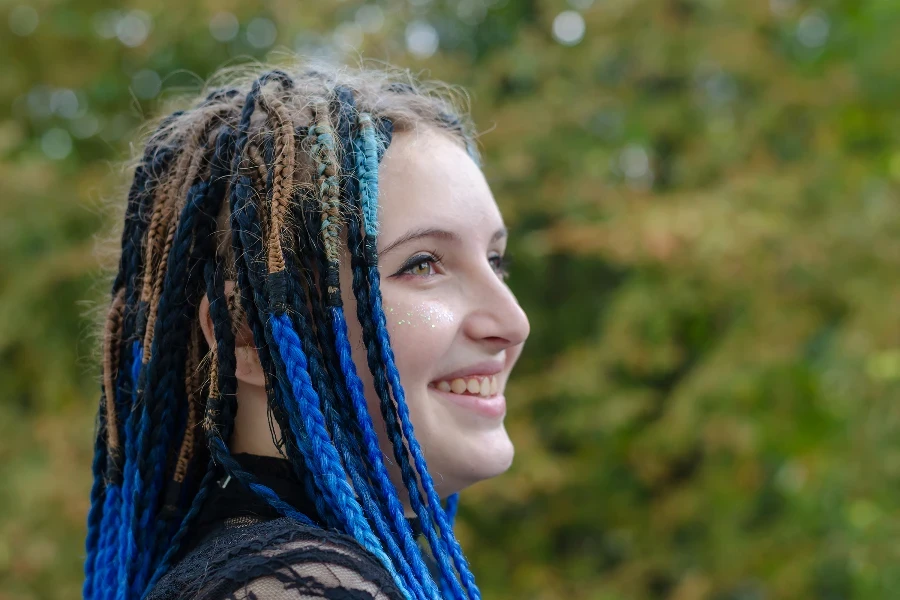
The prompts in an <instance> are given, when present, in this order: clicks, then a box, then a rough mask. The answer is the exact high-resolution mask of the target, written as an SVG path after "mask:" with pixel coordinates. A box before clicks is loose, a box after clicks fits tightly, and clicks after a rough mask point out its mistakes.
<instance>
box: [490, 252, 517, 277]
mask: <svg viewBox="0 0 900 600" xmlns="http://www.w3.org/2000/svg"><path fill="white" fill-rule="evenodd" d="M489 260H490V262H491V266H492V267H494V271H496V272H497V275H499V276H500V279H506V278H507V277H509V267H510V265H511V264H512V262H511V261H510V258H509V255H504V256H500V255H496V256H492V257H491V258H490V259H489Z"/></svg>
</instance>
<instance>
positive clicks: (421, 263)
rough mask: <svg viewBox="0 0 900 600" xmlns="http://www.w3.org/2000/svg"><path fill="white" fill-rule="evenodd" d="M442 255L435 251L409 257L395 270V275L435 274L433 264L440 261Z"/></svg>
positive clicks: (419, 275) (416, 275)
mask: <svg viewBox="0 0 900 600" xmlns="http://www.w3.org/2000/svg"><path fill="white" fill-rule="evenodd" d="M441 260H443V257H442V256H441V255H439V254H437V253H434V252H432V253H431V254H420V255H419V256H414V257H412V258H411V259H409V260H408V261H407V262H406V264H405V265H403V266H402V267H401V268H400V270H399V271H398V272H397V275H412V276H413V277H431V276H432V275H434V274H435V268H434V265H435V264H436V263H439V262H441Z"/></svg>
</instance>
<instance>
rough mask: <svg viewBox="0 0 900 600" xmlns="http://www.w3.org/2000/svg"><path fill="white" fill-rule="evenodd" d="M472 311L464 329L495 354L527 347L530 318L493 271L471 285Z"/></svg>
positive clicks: (469, 335)
mask: <svg viewBox="0 0 900 600" xmlns="http://www.w3.org/2000/svg"><path fill="white" fill-rule="evenodd" d="M468 291H469V292H470V293H469V294H468V295H469V297H470V299H471V305H470V310H469V312H468V314H467V315H466V319H465V321H464V324H463V325H464V326H463V330H464V331H465V333H466V335H467V336H468V337H469V338H471V339H473V340H475V341H477V342H478V343H479V344H481V345H486V346H487V347H488V348H489V350H490V351H491V352H500V351H502V350H505V349H506V348H509V347H511V346H517V345H519V344H523V343H524V342H525V340H526V339H527V338H528V334H529V332H530V331H531V324H530V323H529V322H528V316H527V315H526V314H525V311H524V310H522V307H521V306H520V305H519V301H518V300H516V297H515V295H514V294H513V292H512V290H511V289H509V286H508V285H506V283H505V282H504V281H503V280H502V279H500V278H499V277H498V276H497V274H496V273H495V272H493V270H489V272H488V275H487V276H486V277H483V278H479V279H478V282H477V284H476V285H473V286H470V288H469V290H468Z"/></svg>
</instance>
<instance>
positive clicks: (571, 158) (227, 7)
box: [0, 0, 900, 600]
mask: <svg viewBox="0 0 900 600" xmlns="http://www.w3.org/2000/svg"><path fill="white" fill-rule="evenodd" d="M0 13H2V17H3V20H2V21H0V31H2V33H0V56H2V57H3V58H2V63H3V64H2V66H3V68H2V69H0V107H2V114H3V115H4V117H3V120H2V122H0V155H2V161H0V180H2V182H3V190H2V195H0V394H2V402H0V482H2V484H0V599H2V600H8V599H12V598H16V599H32V598H33V599H44V598H74V597H77V596H78V595H79V590H80V582H81V562H82V556H83V551H82V538H83V534H84V519H85V514H86V511H87V507H88V490H89V477H90V469H89V464H90V457H91V456H90V454H91V451H90V447H91V438H92V427H93V416H94V412H95V405H96V401H97V397H98V389H99V386H98V383H97V376H96V373H97V371H98V367H97V360H96V356H95V355H96V352H95V349H94V346H95V331H96V328H95V321H96V319H95V318H94V313H95V312H96V310H95V308H92V307H96V306H97V303H98V302H100V301H102V299H103V296H104V293H105V286H106V283H105V280H104V279H103V277H102V276H101V271H100V268H99V266H98V262H97V260H96V258H95V257H94V256H95V255H94V250H95V240H96V237H97V236H98V235H103V232H105V231H108V230H109V227H110V226H111V225H112V224H113V222H114V220H115V219H116V213H115V211H112V210H110V208H109V202H108V200H109V199H113V200H114V201H115V202H116V203H120V202H119V200H118V199H120V198H121V199H122V200H124V195H123V192H122V186H123V185H127V177H128V175H129V173H127V171H125V170H124V169H122V168H120V167H119V165H121V164H122V161H123V160H124V159H125V158H126V157H127V156H128V155H129V146H128V144H129V142H130V141H131V140H133V139H136V138H135V134H136V132H137V131H138V128H139V126H140V124H141V122H142V119H143V118H145V117H146V116H149V115H153V114H155V113H156V111H158V110H160V106H161V104H160V102H161V101H162V100H165V99H167V98H170V97H172V96H177V95H178V94H179V93H180V92H184V91H189V92H192V91H195V90H196V89H197V88H198V85H199V83H200V82H202V81H203V80H204V79H205V78H206V77H208V76H209V75H210V74H212V73H213V72H214V71H215V70H216V69H218V68H219V67H222V66H228V65H232V66H233V65H240V64H243V63H246V62H247V61H249V60H273V61H276V62H277V60H278V55H277V51H278V49H290V50H295V51H298V52H301V53H305V54H316V55H327V56H331V57H333V58H334V59H336V60H348V61H349V62H351V63H353V62H355V61H356V59H357V57H358V55H359V54H361V55H363V56H365V57H368V58H379V59H386V60H389V61H391V62H393V63H395V64H399V65H401V66H408V67H410V68H412V69H413V70H414V71H416V72H419V71H420V70H422V69H427V71H425V72H423V75H424V76H426V77H433V78H438V79H443V80H446V81H449V82H451V83H454V84H460V85H462V86H464V87H466V88H467V89H468V90H469V91H470V92H471V97H472V108H473V114H474V118H475V121H476V123H477V124H478V126H479V128H480V129H481V130H482V131H483V132H484V134H483V136H482V137H481V138H480V144H481V145H482V148H483V151H484V154H485V171H486V173H487V175H488V178H489V181H490V182H491V185H492V188H493V190H494V193H495V195H496V197H497V199H498V202H499V203H500V205H501V208H502V209H503V211H504V215H505V218H506V220H507V222H508V224H509V225H510V227H511V229H512V232H513V235H512V239H511V245H510V252H511V254H512V255H513V256H514V257H515V259H517V260H516V266H515V267H514V269H513V275H512V279H511V286H512V287H513V289H514V290H515V292H516V293H517V295H518V297H519V299H520V301H521V302H522V304H523V306H524V307H525V308H526V310H527V312H528V314H529V315H530V318H531V323H532V331H533V333H532V337H531V339H530V341H529V343H528V345H527V348H526V352H525V354H524V355H523V358H522V360H521V362H520V366H519V367H517V371H516V374H515V376H514V378H513V382H512V383H511V387H510V390H509V393H508V397H509V399H510V409H509V417H508V427H509V430H510V433H511V435H512V437H513V439H514V441H515V442H516V447H517V457H516V462H515V465H514V467H513V469H512V470H511V471H510V472H509V473H508V474H507V475H505V476H503V477H500V478H498V479H497V480H494V481H490V482H485V483H483V484H480V485H478V486H475V487H473V488H472V489H471V490H468V491H467V492H465V493H464V494H463V502H462V507H461V512H460V523H459V526H458V533H459V535H460V536H461V538H462V541H463V545H464V547H465V548H466V549H467V552H468V555H469V556H470V558H471V561H472V563H473V566H474V570H475V573H476V577H477V580H478V581H479V583H480V585H481V587H482V590H483V593H484V596H485V598H491V599H494V598H496V599H500V598H510V599H512V598H516V599H529V598H530V599H541V600H543V599H557V598H560V599H562V598H565V599H576V600H582V599H583V600H588V599H590V600H620V599H621V600H624V599H628V600H643V599H670V600H700V599H710V600H764V599H766V600H768V599H796V598H803V599H807V598H808V599H821V600H843V599H850V598H854V599H879V600H880V599H885V598H893V597H895V595H897V594H900V568H898V567H897V565H898V564H900V541H898V540H900V519H898V517H897V505H898V502H900V491H898V485H897V484H898V480H900V445H898V433H900V407H898V405H897V404H896V403H895V402H896V395H897V392H898V390H900V311H898V310H896V309H895V307H896V305H897V303H898V301H900V277H898V276H897V274H898V272H900V205H898V191H900V111H898V110H897V108H898V98H900V37H898V36H897V35H896V32H897V31H898V28H900V3H898V2H896V0H868V1H866V2H856V1H851V0H826V1H823V2H817V3H814V2H809V1H806V0H769V1H768V2H754V1H751V2H746V1H744V2H737V1H729V0H646V1H642V0H595V1H594V0H570V2H569V3H565V2H564V0H493V1H491V0H408V1H404V0H382V1H378V2H371V1H370V2H362V1H361V0H344V1H343V2H337V1H336V0H323V1H321V2H315V3H312V2H302V3H301V2H295V1H287V0H271V1H269V2H266V3H260V4H254V3H248V2H237V1H235V0H217V1H215V2H212V1H202V0H184V1H182V2H178V3H174V2H173V3H166V5H163V4H160V3H156V2H149V1H146V0H133V1H132V2H129V3H127V6H125V5H118V4H115V3H111V2H107V1H99V0H77V1H75V0H54V1H52V2H51V1H49V0H47V1H41V2H38V1H37V0H35V1H33V2H23V3H19V4H9V3H7V4H6V5H4V7H3V8H2V9H0ZM348 45H349V46H351V47H355V48H356V49H355V50H354V49H349V50H348V49H347V48H348Z"/></svg>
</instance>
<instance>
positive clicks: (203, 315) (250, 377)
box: [197, 281, 266, 387]
mask: <svg viewBox="0 0 900 600" xmlns="http://www.w3.org/2000/svg"><path fill="white" fill-rule="evenodd" d="M233 288H234V282H233V281H226V282H225V293H226V294H229V293H231V290H232V289H233ZM197 316H198V318H199V319H200V328H201V329H202V330H203V337H205V338H206V343H207V345H208V346H209V347H210V348H212V347H213V346H214V345H215V343H216V336H215V329H214V327H213V321H212V317H211V316H210V314H209V298H208V297H207V296H206V295H205V294H204V295H203V297H202V298H201V299H200V307H199V308H198V311H197ZM237 331H238V335H237V336H236V339H235V348H234V355H235V362H236V368H235V373H234V375H235V377H236V378H237V380H238V381H240V382H242V383H245V384H247V385H253V386H258V387H265V385H266V377H265V373H263V368H262V363H260V361H259V354H258V353H257V351H256V347H255V346H254V345H253V334H252V333H251V332H250V326H249V325H248V324H247V322H246V321H243V322H241V323H239V324H238V327H237Z"/></svg>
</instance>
